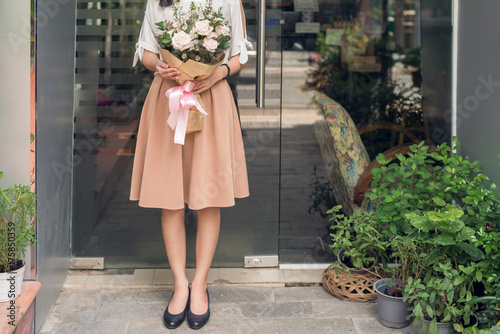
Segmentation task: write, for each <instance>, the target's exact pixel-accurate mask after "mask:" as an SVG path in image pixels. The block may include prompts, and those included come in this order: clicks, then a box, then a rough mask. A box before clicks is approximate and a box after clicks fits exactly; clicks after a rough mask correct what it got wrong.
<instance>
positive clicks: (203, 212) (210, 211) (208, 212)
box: [197, 207, 220, 217]
mask: <svg viewBox="0 0 500 334" xmlns="http://www.w3.org/2000/svg"><path fill="white" fill-rule="evenodd" d="M197 214H198V217H199V216H202V217H205V216H206V217H209V216H219V215H220V208H217V207H209V208H203V209H200V210H197Z"/></svg>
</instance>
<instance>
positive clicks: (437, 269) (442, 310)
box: [404, 197, 483, 334]
mask: <svg viewBox="0 0 500 334" xmlns="http://www.w3.org/2000/svg"><path fill="white" fill-rule="evenodd" d="M432 200H433V202H434V203H435V204H436V205H437V206H438V208H437V209H434V210H430V211H427V212H425V213H417V212H411V213H407V214H406V218H407V219H408V220H409V221H410V224H411V225H412V226H413V227H414V228H415V229H417V232H416V233H412V234H410V235H409V237H411V238H414V239H416V240H417V242H419V243H421V244H422V245H426V246H427V247H426V253H424V254H425V257H424V258H423V265H424V267H425V268H427V269H426V270H424V272H423V275H422V277H418V276H414V277H409V278H408V281H407V283H408V284H407V285H406V287H405V294H404V299H405V300H408V301H409V302H411V303H413V311H414V315H415V323H416V324H418V323H419V321H421V320H423V319H426V320H429V321H430V332H431V334H435V333H436V332H437V322H442V323H446V322H450V323H452V324H453V326H454V327H455V329H456V330H457V331H460V332H461V331H463V329H464V327H465V326H466V325H469V324H471V319H472V318H473V317H475V311H476V309H477V305H476V304H471V303H468V302H470V301H471V300H472V296H473V293H474V289H473V283H474V281H475V282H482V281H483V276H482V271H481V270H480V269H479V267H480V266H479V265H478V264H477V263H476V262H477V261H480V260H481V259H482V258H483V253H482V252H481V250H480V249H478V248H476V247H475V246H474V244H472V243H471V238H472V236H473V235H474V233H475V232H474V230H473V229H472V228H471V227H468V226H465V223H464V222H463V221H462V220H461V219H462V217H464V211H463V210H461V209H460V208H459V207H457V206H455V205H452V204H447V203H445V202H444V200H442V199H441V198H439V197H435V198H433V199H432ZM425 331H426V328H425V327H424V326H423V327H422V328H421V333H422V334H423V333H425Z"/></svg>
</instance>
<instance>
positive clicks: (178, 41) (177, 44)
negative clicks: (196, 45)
mask: <svg viewBox="0 0 500 334" xmlns="http://www.w3.org/2000/svg"><path fill="white" fill-rule="evenodd" d="M172 46H173V47H174V49H177V50H179V51H184V50H187V49H189V48H190V47H192V46H193V41H192V39H191V36H189V35H188V34H186V33H185V32H184V31H181V32H178V33H177V34H175V35H174V37H172Z"/></svg>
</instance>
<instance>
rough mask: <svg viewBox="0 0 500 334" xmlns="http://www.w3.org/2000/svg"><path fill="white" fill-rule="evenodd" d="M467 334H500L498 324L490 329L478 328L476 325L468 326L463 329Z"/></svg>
mask: <svg viewBox="0 0 500 334" xmlns="http://www.w3.org/2000/svg"><path fill="white" fill-rule="evenodd" d="M465 333H467V334H500V325H497V326H493V327H491V328H490V329H479V328H477V327H475V326H474V327H469V328H466V329H465Z"/></svg>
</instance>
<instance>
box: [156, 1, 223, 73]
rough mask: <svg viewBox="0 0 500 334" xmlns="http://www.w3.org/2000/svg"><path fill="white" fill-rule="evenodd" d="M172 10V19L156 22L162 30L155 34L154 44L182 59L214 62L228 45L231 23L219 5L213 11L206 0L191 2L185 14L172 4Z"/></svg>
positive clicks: (205, 62)
mask: <svg viewBox="0 0 500 334" xmlns="http://www.w3.org/2000/svg"><path fill="white" fill-rule="evenodd" d="M172 9H173V20H172V21H161V22H158V23H156V26H157V27H158V28H159V29H160V30H161V31H162V33H161V34H159V35H157V36H156V40H157V42H158V45H159V46H160V47H161V48H162V49H165V50H168V51H169V52H170V53H172V54H173V55H174V56H176V57H177V58H179V59H181V60H182V61H184V62H186V61H188V60H190V59H191V60H194V61H198V62H201V63H204V64H215V63H217V62H218V61H219V60H220V59H221V57H222V56H223V53H224V50H226V49H227V48H229V46H230V44H231V26H230V25H229V23H228V21H227V20H226V19H225V18H224V16H223V14H222V8H219V10H218V11H214V9H213V7H212V1H210V0H209V1H207V2H206V3H205V4H204V5H203V4H195V3H194V2H193V3H191V5H190V8H189V12H186V13H181V12H180V7H179V5H178V4H176V3H174V4H173V5H172Z"/></svg>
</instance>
